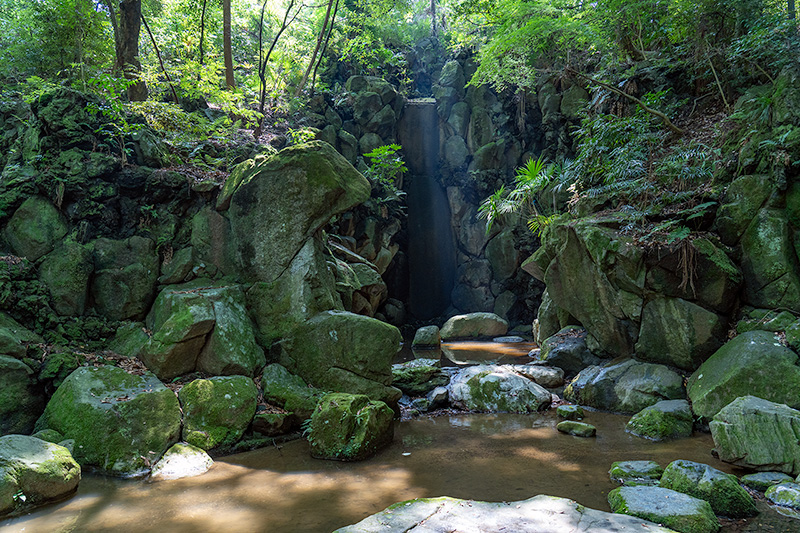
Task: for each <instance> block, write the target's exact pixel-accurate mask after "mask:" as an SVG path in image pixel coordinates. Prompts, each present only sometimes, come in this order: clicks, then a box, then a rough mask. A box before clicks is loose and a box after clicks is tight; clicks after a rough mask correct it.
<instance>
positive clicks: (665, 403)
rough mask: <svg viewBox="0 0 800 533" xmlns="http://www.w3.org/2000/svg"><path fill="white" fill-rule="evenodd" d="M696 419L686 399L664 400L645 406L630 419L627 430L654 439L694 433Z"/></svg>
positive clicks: (673, 437)
mask: <svg viewBox="0 0 800 533" xmlns="http://www.w3.org/2000/svg"><path fill="white" fill-rule="evenodd" d="M693 426H694V419H693V418H692V410H691V408H690V407H689V402H687V401H686V400H662V401H660V402H658V403H656V404H653V405H651V406H649V407H645V408H644V409H642V410H641V411H639V412H638V413H636V414H635V415H633V417H631V419H630V420H629V421H628V424H627V425H626V426H625V431H627V432H628V433H630V434H632V435H636V436H637V437H642V438H645V439H650V440H654V441H661V440H668V439H677V438H681V437H689V436H691V435H692V427H693Z"/></svg>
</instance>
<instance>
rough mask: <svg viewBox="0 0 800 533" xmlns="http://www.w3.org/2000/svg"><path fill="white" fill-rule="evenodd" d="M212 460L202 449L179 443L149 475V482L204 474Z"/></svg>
mask: <svg viewBox="0 0 800 533" xmlns="http://www.w3.org/2000/svg"><path fill="white" fill-rule="evenodd" d="M213 464H214V460H213V459H211V457H209V456H208V454H207V453H206V452H205V451H203V450H202V449H200V448H198V447H196V446H192V445H191V444H186V443H184V442H179V443H177V444H173V445H172V447H170V449H169V450H167V452H166V453H165V454H164V455H163V456H162V457H161V459H159V461H158V462H157V463H156V465H155V466H154V467H153V470H152V472H151V473H150V480H151V481H166V480H168V479H181V478H185V477H194V476H199V475H200V474H205V473H206V472H207V471H208V469H209V468H211V465H213Z"/></svg>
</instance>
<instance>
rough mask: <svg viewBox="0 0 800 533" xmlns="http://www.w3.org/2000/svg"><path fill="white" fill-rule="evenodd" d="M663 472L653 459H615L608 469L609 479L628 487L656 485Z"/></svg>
mask: <svg viewBox="0 0 800 533" xmlns="http://www.w3.org/2000/svg"><path fill="white" fill-rule="evenodd" d="M663 473H664V469H663V468H661V465H659V464H658V463H656V462H655V461H617V462H615V463H612V464H611V469H610V470H609V471H608V474H609V476H611V481H614V482H616V483H619V484H620V485H625V486H628V487H636V486H639V485H645V486H650V487H652V486H655V485H658V481H659V480H660V479H661V476H662V474H663Z"/></svg>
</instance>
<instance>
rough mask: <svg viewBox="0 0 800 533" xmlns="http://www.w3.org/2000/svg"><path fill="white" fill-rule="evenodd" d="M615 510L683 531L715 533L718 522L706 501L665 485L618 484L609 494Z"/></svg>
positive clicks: (682, 532) (611, 504) (610, 503)
mask: <svg viewBox="0 0 800 533" xmlns="http://www.w3.org/2000/svg"><path fill="white" fill-rule="evenodd" d="M608 503H609V505H610V506H611V510H612V511H614V512H615V513H624V514H627V515H631V516H636V517H638V518H643V519H645V520H651V521H653V522H656V523H658V524H663V525H664V526H666V527H669V528H671V529H674V530H675V531H680V532H681V533H713V532H716V531H719V522H718V521H717V517H716V516H714V511H712V510H711V506H710V505H709V504H708V502H707V501H705V500H700V499H698V498H693V497H691V496H688V495H686V494H682V493H680V492H675V491H674V490H669V489H665V488H662V487H641V486H640V487H619V488H616V489H614V490H612V491H611V492H609V493H608Z"/></svg>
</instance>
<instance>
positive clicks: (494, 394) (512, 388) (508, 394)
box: [450, 365, 552, 413]
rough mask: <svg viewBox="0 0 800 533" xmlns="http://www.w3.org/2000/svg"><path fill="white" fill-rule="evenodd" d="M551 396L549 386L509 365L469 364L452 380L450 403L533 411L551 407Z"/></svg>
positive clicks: (473, 407) (473, 408) (490, 409)
mask: <svg viewBox="0 0 800 533" xmlns="http://www.w3.org/2000/svg"><path fill="white" fill-rule="evenodd" d="M551 398H552V396H551V394H550V393H549V392H548V391H547V390H546V389H545V388H543V387H541V386H540V385H537V384H536V383H534V382H533V381H531V380H530V379H527V378H525V377H523V376H521V375H519V374H517V373H516V372H513V371H512V370H511V369H510V368H508V367H505V366H498V365H479V366H472V367H468V368H465V369H464V370H461V371H460V372H458V373H457V374H456V375H454V376H453V378H452V379H451V381H450V403H452V404H453V405H455V406H456V407H459V408H461V409H467V410H470V411H485V412H492V413H496V412H503V413H531V412H536V411H541V410H543V409H547V408H548V407H549V406H550V401H551Z"/></svg>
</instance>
